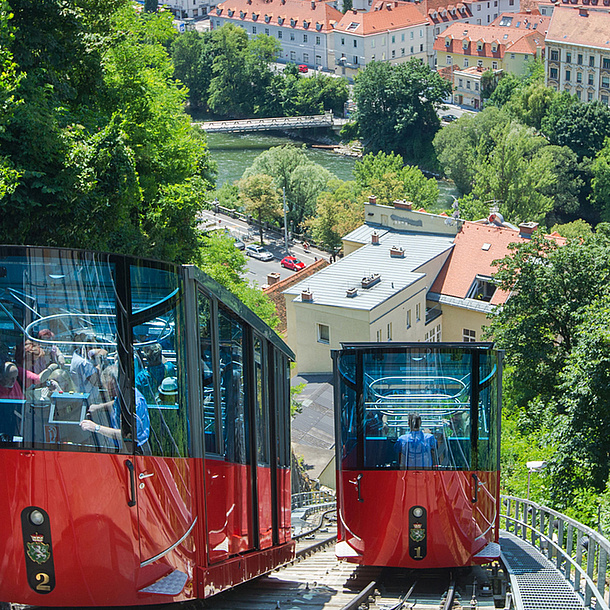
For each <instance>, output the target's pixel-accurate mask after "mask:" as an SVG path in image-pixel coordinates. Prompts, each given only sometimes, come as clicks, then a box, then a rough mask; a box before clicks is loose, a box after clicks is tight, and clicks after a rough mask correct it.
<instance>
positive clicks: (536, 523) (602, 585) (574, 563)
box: [500, 496, 610, 610]
mask: <svg viewBox="0 0 610 610" xmlns="http://www.w3.org/2000/svg"><path fill="white" fill-rule="evenodd" d="M502 520H504V529H506V530H507V531H508V532H512V533H513V534H514V535H516V536H519V537H521V538H522V539H523V540H525V541H526V542H528V543H529V544H531V545H532V546H534V547H535V548H537V549H538V550H539V551H540V552H541V553H542V554H543V555H544V556H546V557H547V559H549V560H550V561H551V562H553V563H554V564H555V566H556V567H557V569H558V570H559V571H560V572H561V573H562V574H563V576H564V577H565V579H566V581H567V582H569V583H570V584H571V586H572V587H573V588H574V590H575V591H576V592H577V593H578V594H579V595H581V596H582V598H583V601H584V604H585V607H586V608H596V609H599V608H601V609H603V610H608V591H607V583H606V578H607V567H608V554H609V553H610V542H609V541H608V540H606V538H604V537H603V536H602V535H601V534H599V533H598V532H596V531H595V530H593V529H591V528H590V527H587V526H586V525H583V524H582V523H579V522H578V521H575V520H574V519H570V518H569V517H566V516H565V515H562V514H561V513H558V512H556V511H554V510H552V509H550V508H546V507H545V506H540V505H538V504H536V503H534V502H530V501H529V500H523V499H522V498H515V497H512V496H502V510H501V515H500V523H502Z"/></svg>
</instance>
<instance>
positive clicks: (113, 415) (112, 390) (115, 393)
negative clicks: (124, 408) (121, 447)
mask: <svg viewBox="0 0 610 610" xmlns="http://www.w3.org/2000/svg"><path fill="white" fill-rule="evenodd" d="M101 381H102V384H103V386H104V388H105V390H106V391H107V392H108V395H109V396H110V397H111V398H112V400H109V401H108V402H102V403H97V404H92V405H90V406H89V411H88V413H89V414H90V415H91V417H92V419H83V420H82V421H81V422H80V427H81V428H82V429H83V430H86V431H88V432H94V433H97V434H102V435H103V436H106V437H108V438H112V439H115V440H118V441H120V440H121V438H122V433H121V406H120V402H119V382H118V366H117V365H116V364H113V365H111V366H109V367H107V368H105V369H104V370H103V371H102V375H101ZM135 393H136V442H137V445H138V447H142V446H143V445H144V444H145V443H146V442H147V441H148V438H149V436H150V418H149V416H148V406H147V404H146V399H145V398H144V396H142V394H141V393H140V392H139V390H137V389H136V390H135ZM103 409H106V410H108V412H109V415H110V426H102V425H100V424H98V423H96V422H95V421H94V420H93V417H94V416H95V414H96V412H98V411H100V410H103Z"/></svg>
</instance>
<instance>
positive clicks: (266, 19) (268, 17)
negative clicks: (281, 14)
mask: <svg viewBox="0 0 610 610" xmlns="http://www.w3.org/2000/svg"><path fill="white" fill-rule="evenodd" d="M270 21H271V16H270V15H265V23H269V22H270Z"/></svg>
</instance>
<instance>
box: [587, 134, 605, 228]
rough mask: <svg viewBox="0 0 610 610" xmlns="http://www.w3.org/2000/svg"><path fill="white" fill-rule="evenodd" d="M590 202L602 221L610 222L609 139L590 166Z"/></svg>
mask: <svg viewBox="0 0 610 610" xmlns="http://www.w3.org/2000/svg"><path fill="white" fill-rule="evenodd" d="M591 171H592V174H593V179H592V180H591V189H592V192H591V197H590V198H591V202H592V203H593V205H594V206H595V207H596V208H597V210H599V212H600V215H601V218H602V220H604V221H606V222H608V221H610V138H606V143H605V145H604V147H603V148H602V149H601V150H600V151H599V152H598V153H597V156H596V157H595V160H594V161H593V163H592V164H591Z"/></svg>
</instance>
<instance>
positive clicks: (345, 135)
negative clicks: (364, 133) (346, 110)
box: [339, 121, 360, 142]
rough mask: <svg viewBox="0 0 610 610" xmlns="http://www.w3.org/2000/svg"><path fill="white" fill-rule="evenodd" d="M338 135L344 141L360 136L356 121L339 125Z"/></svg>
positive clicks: (350, 140)
mask: <svg viewBox="0 0 610 610" xmlns="http://www.w3.org/2000/svg"><path fill="white" fill-rule="evenodd" d="M339 135H340V136H341V139H342V140H343V141H344V142H352V141H353V140H357V139H358V138H359V137H360V134H359V133H358V123H356V122H354V121H349V122H348V123H345V125H343V127H341V131H340V132H339Z"/></svg>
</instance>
